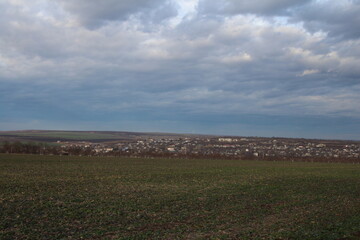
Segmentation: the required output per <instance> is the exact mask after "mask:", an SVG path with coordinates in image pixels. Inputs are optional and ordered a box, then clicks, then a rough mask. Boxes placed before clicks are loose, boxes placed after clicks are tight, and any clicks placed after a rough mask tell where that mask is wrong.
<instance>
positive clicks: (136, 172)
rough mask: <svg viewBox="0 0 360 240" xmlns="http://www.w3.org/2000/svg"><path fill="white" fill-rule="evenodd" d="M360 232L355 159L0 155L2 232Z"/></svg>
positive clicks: (258, 235) (225, 235) (271, 235)
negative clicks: (344, 161)
mask: <svg viewBox="0 0 360 240" xmlns="http://www.w3.org/2000/svg"><path fill="white" fill-rule="evenodd" d="M359 232H360V165H359V164H340V163H331V164H325V163H291V162H261V161H239V160H199V159H196V160H184V159H143V158H112V157H103V158H102V157H70V156H37V155H6V154H2V155H0V239H329V240H331V239H358V237H356V235H357V234H358V233H359Z"/></svg>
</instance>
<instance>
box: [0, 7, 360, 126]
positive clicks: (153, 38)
mask: <svg viewBox="0 0 360 240" xmlns="http://www.w3.org/2000/svg"><path fill="white" fill-rule="evenodd" d="M181 2H183V3H181ZM185 2H186V1H180V2H179V3H178V4H183V5H182V6H181V7H180V8H179V9H180V11H181V13H180V14H179V15H176V11H174V12H172V10H174V9H175V8H177V7H176V4H175V5H174V3H171V2H168V1H165V0H157V1H153V2H152V1H150V2H149V1H146V2H145V1H134V2H115V1H114V2H111V1H105V2H104V3H103V4H101V5H99V4H95V2H94V1H86V2H85V1H52V2H49V1H45V0H36V1H31V2H29V1H24V0H16V1H7V2H1V3H0V8H1V11H2V14H1V15H0V108H1V109H0V110H1V111H2V112H4V113H5V115H6V116H8V117H7V119H12V118H14V119H15V118H20V117H23V118H24V119H31V118H33V119H40V120H41V119H43V120H44V121H45V122H51V121H55V120H56V119H62V120H64V121H68V122H71V118H73V119H78V120H77V121H78V123H79V122H80V121H89V122H91V121H92V120H94V121H98V122H101V121H110V119H116V120H118V121H119V122H124V123H125V122H126V123H129V122H131V121H133V122H136V120H137V119H146V120H144V122H146V121H147V120H148V121H150V122H153V123H154V122H159V121H160V120H164V121H171V122H172V124H173V125H171V126H175V125H176V124H177V123H179V124H180V123H181V124H184V125H183V126H180V127H179V129H180V128H181V129H183V130H185V129H186V128H187V126H188V125H186V124H185V123H184V122H186V121H187V122H189V121H192V120H194V121H195V122H196V121H198V122H201V121H204V122H210V120H211V119H218V120H217V121H218V122H221V121H227V122H226V123H228V124H229V125H228V126H231V125H232V123H233V124H234V126H235V125H236V123H235V121H241V119H242V116H250V115H261V116H262V117H261V118H263V119H265V118H266V116H268V117H269V116H270V118H271V117H274V116H281V117H279V118H281V119H286V118H291V119H295V118H296V117H303V116H308V117H309V118H311V117H314V116H320V117H321V119H326V118H327V117H335V116H336V117H338V118H341V117H343V118H348V117H349V118H354V119H359V118H360V109H359V107H358V102H360V99H359V94H358V91H360V83H359V78H360V68H358V62H359V61H360V40H359V39H358V38H356V37H355V36H356V34H355V33H356V31H357V30H356V29H355V28H354V27H353V26H349V27H348V28H346V26H345V25H346V24H345V23H346V22H347V21H348V22H349V23H350V25H351V24H353V20H352V19H355V15H354V16H352V17H349V18H346V16H343V15H346V13H347V11H350V9H348V8H345V7H344V8H343V9H347V10H346V11H345V10H344V11H343V10H342V8H339V11H338V12H336V14H338V15H339V16H342V18H340V17H339V18H337V20H333V21H337V22H340V23H342V25H341V24H339V25H338V26H340V27H339V28H336V29H337V30H336V29H335V28H331V27H333V26H330V25H326V23H325V22H326V21H325V20H326V19H327V18H331V16H327V15H326V11H325V10H324V11H322V10H321V9H320V7H318V8H314V10H313V11H314V12H311V11H310V10H309V11H308V12H309V15H306V12H307V10H306V8H307V7H309V6H315V5H316V4H318V5H319V6H320V3H321V2H324V1H317V2H316V4H315V3H309V2H307V3H306V4H305V5H301V6H300V5H297V4H298V3H296V2H295V1H287V2H284V1H269V2H267V3H266V4H264V5H261V4H259V3H258V2H257V1H255V2H252V3H250V2H249V4H250V5H248V6H247V8H245V5H244V6H243V5H241V4H244V3H246V1H242V2H235V1H220V2H221V3H226V4H230V5H231V4H232V5H233V10H234V11H233V12H232V11H230V10H231V9H227V8H223V9H220V11H218V12H216V11H217V10H216V9H217V4H219V2H210V1H205V0H201V1H200V3H199V7H198V10H199V11H203V12H200V14H196V13H195V12H194V11H195V10H194V9H195V8H194V6H195V5H196V4H195V2H194V1H192V2H191V4H190V5H186V4H185ZM327 3H328V4H329V5H330V6H327V8H329V9H330V8H331V9H334V11H335V9H336V8H335V7H336V6H337V5H336V4H338V3H331V2H327ZM301 4H303V2H302V3H301ZM349 4H351V5H354V6H355V5H356V4H357V2H355V1H349ZM230 5H229V6H230ZM174 6H175V7H174ZM224 6H225V5H224ZM226 6H227V5H226ZM316 6H317V5H316ZM168 7H169V9H168ZM187 8H189V9H190V10H189V12H186V9H187ZM210 8H213V9H214V10H211V9H210ZM324 8H325V6H324ZM171 9H172V10H171ZM210 10H211V11H214V12H211V11H210ZM355 10H356V9H355ZM187 13H188V14H187ZM215 13H216V14H215ZM248 13H251V14H248ZM285 13H286V14H288V15H286V16H285V15H284V16H285V17H282V18H279V17H278V16H279V15H282V14H285ZM290 13H291V14H290ZM317 13H319V14H317ZM320 13H321V14H320ZM336 14H335V13H334V16H337V15H336ZM175 16H176V17H175ZM316 16H318V18H316V21H317V22H319V23H321V24H320V25H317V26H316V27H314V28H312V27H311V26H310V25H309V24H310V23H313V22H314V21H315V20H313V19H314V18H315V17H316ZM168 18H171V19H170V20H169V21H163V19H168ZM79 23H80V25H79ZM84 26H85V27H84ZM314 26H315V25H314ZM334 26H335V25H334ZM330 28H331V29H330ZM351 29H353V30H352V31H353V34H350V35H346V34H345V33H347V32H349V33H350V32H351ZM340 30H341V32H342V33H341V34H340V33H339V34H335V32H336V31H340ZM347 30H349V31H347ZM340 35H341V36H342V37H340V38H339V37H335V36H340ZM345 36H347V37H345ZM44 109H45V110H46V111H45V110H44ZM19 112H21V114H19ZM45 112H49V114H46V113H45ZM141 114H143V115H144V116H145V117H144V118H142V117H141ZM222 116H227V117H226V118H225V117H222ZM177 118H178V119H181V121H180V120H179V122H178V121H176V119H177ZM87 119H89V120H87ZM207 119H208V120H207ZM209 119H210V120H209ZM229 119H235V120H234V121H233V122H232V123H231V121H230V120H229ZM249 119H250V118H249ZM251 119H252V118H251ZM0 120H2V119H1V118H0ZM9 121H10V120H9ZM249 121H250V120H249ZM2 122H4V121H2ZM57 122H58V121H57ZM250 122H251V121H250ZM89 124H91V123H89ZM169 124H170V123H169ZM209 124H210V123H209ZM224 124H225V123H224ZM79 125H81V124H78V126H79ZM200 125H201V124H198V125H196V127H198V128H199V126H200ZM49 126H52V125H51V124H49ZM67 126H68V125H67ZM89 126H90V125H89ZM154 126H155V125H154ZM169 126H170V125H169ZM209 126H210V125H209ZM218 126H224V125H222V124H220V123H219V125H218ZM236 126H237V125H236ZM205 128H206V127H204V128H203V129H205ZM226 128H227V129H230V128H229V127H226ZM209 129H210V130H211V127H209V128H208V130H209ZM195 130H196V128H195ZM219 131H220V130H219ZM229 131H230V130H229Z"/></svg>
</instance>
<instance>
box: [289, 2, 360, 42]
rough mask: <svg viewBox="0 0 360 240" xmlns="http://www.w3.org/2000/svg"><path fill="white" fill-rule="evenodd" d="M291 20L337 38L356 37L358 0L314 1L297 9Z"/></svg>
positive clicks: (359, 17)
mask: <svg viewBox="0 0 360 240" xmlns="http://www.w3.org/2000/svg"><path fill="white" fill-rule="evenodd" d="M291 20H292V21H300V22H303V23H304V27H305V28H306V29H307V30H309V31H310V32H317V31H323V32H325V33H328V35H329V36H330V37H332V38H337V39H358V38H359V37H360V29H359V28H358V27H357V26H359V25H360V1H358V0H340V1H335V2H334V1H331V0H323V1H314V2H312V3H311V4H309V5H305V6H303V7H302V8H300V9H298V11H297V12H295V13H294V15H293V17H292V18H291Z"/></svg>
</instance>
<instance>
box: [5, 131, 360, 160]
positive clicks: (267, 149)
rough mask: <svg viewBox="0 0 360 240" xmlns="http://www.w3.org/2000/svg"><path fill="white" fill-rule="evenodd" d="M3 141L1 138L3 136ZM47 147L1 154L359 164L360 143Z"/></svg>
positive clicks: (232, 140) (186, 139)
mask: <svg viewBox="0 0 360 240" xmlns="http://www.w3.org/2000/svg"><path fill="white" fill-rule="evenodd" d="M3 137H4V136H3ZM47 140H48V142H46V143H41V142H40V143H39V142H37V143H34V142H25V143H24V141H18V140H16V139H12V141H8V140H7V139H5V140H4V139H3V143H2V145H1V146H0V151H1V152H2V153H32V154H53V155H82V156H131V157H178V158H228V159H247V160H288V161H325V162H330V161H335V162H353V163H360V142H359V141H341V140H317V139H295V138H261V137H218V136H186V135H184V136H182V135H163V136H161V135H160V136H155V135H154V136H152V135H136V137H132V138H128V139H126V138H123V139H111V140H109V139H105V140H106V141H103V142H94V141H93V140H91V139H90V140H64V139H62V140H56V138H55V137H52V138H51V141H50V142H49V139H47Z"/></svg>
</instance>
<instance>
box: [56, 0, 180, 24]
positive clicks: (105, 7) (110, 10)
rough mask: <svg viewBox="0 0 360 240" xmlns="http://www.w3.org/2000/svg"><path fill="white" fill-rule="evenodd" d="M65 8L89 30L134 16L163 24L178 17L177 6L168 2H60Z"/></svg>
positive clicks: (61, 0)
mask: <svg viewBox="0 0 360 240" xmlns="http://www.w3.org/2000/svg"><path fill="white" fill-rule="evenodd" d="M58 2H59V3H60V4H61V5H62V6H63V8H64V9H65V10H66V11H68V12H70V13H71V14H73V15H74V16H75V17H76V18H77V19H78V20H79V22H80V24H82V25H84V26H86V27H87V28H89V29H94V28H98V27H100V26H102V25H104V24H106V23H108V22H111V21H125V20H127V19H128V18H129V17H131V16H133V15H143V16H142V17H143V18H146V20H147V21H155V22H161V21H162V20H164V19H167V18H170V17H174V16H176V15H177V9H176V7H175V4H173V3H171V2H170V1H167V0H152V1H148V0H132V1H117V0H105V1H101V2H99V1H96V0H76V1H73V0H58Z"/></svg>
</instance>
